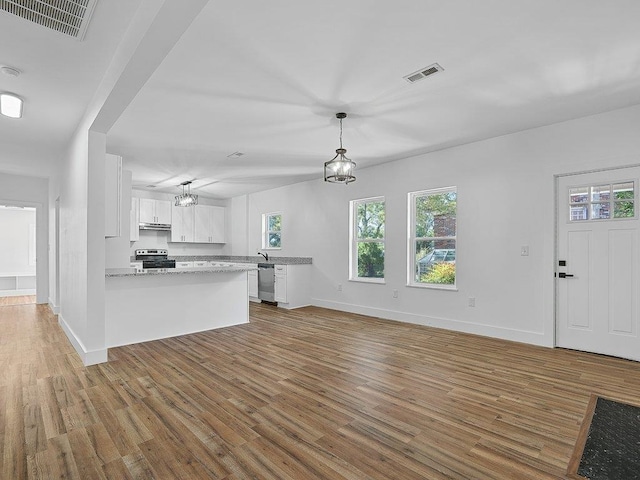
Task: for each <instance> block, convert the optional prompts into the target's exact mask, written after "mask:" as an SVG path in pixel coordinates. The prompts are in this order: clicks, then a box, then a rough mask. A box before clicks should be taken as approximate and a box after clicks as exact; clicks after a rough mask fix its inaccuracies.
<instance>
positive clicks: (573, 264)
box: [556, 167, 640, 360]
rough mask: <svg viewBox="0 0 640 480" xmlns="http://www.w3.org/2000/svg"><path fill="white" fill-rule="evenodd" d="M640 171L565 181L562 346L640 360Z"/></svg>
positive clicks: (559, 284) (561, 190)
mask: <svg viewBox="0 0 640 480" xmlns="http://www.w3.org/2000/svg"><path fill="white" fill-rule="evenodd" d="M639 178H640V167H633V168H624V169H617V170H607V171H603V172H595V173H586V174H580V175H570V176H566V177H560V178H559V179H558V228H557V231H558V257H557V260H558V265H557V266H556V292H557V318H556V326H557V332H556V333H557V339H556V340H557V341H556V343H557V345H558V346H559V347H566V348H572V349H576V350H584V351H588V352H595V353H603V354H606V355H613V356H616V357H623V358H629V359H633V360H640V325H639V323H640V321H639V320H640V319H639V316H638V314H639V312H638V298H639V296H640V291H639V284H638V273H639V258H640V255H639V252H638V247H639V245H638V240H639V238H638V234H639V227H640V225H639V224H640V221H639V220H638V204H637V199H638V179H639Z"/></svg>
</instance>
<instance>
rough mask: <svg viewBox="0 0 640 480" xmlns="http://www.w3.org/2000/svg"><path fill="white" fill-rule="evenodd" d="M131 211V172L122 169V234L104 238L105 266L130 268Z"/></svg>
mask: <svg viewBox="0 0 640 480" xmlns="http://www.w3.org/2000/svg"><path fill="white" fill-rule="evenodd" d="M130 213H131V172H130V171H128V170H123V171H122V198H121V202H120V236H119V237H107V238H105V239H104V249H105V259H104V268H128V267H129V263H130V262H129V249H130V244H131V242H130V241H129V239H130V238H131V237H130V232H129V230H130V228H131V227H130V223H131V222H130Z"/></svg>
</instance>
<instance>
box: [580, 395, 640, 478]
mask: <svg viewBox="0 0 640 480" xmlns="http://www.w3.org/2000/svg"><path fill="white" fill-rule="evenodd" d="M589 415H590V412H587V417H586V418H585V422H588V416H589ZM583 428H584V429H585V430H586V425H583ZM578 448H579V445H576V450H577V449H578ZM572 473H574V472H572ZM575 473H577V474H578V475H580V476H582V477H585V478H588V479H590V480H616V479H620V480H633V479H639V480H640V407H636V406H633V405H628V404H626V403H620V402H615V401H613V400H608V399H606V398H601V397H597V398H596V402H595V408H593V418H592V419H591V423H590V425H589V430H588V434H587V435H586V440H585V441H584V447H583V448H582V455H581V457H580V463H579V465H578V468H577V472H575Z"/></svg>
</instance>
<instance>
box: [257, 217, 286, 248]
mask: <svg viewBox="0 0 640 480" xmlns="http://www.w3.org/2000/svg"><path fill="white" fill-rule="evenodd" d="M276 215H279V216H280V231H276V230H267V225H268V224H269V218H270V217H275V216H276ZM282 226H283V223H282V212H270V213H263V214H262V250H282ZM270 233H279V234H280V246H279V247H272V246H270V245H269V234H270Z"/></svg>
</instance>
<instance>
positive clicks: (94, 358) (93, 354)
mask: <svg viewBox="0 0 640 480" xmlns="http://www.w3.org/2000/svg"><path fill="white" fill-rule="evenodd" d="M58 324H60V327H62V330H63V331H64V333H65V335H66V336H67V338H68V339H69V341H70V342H71V345H73V348H74V349H75V350H76V352H78V355H79V356H80V360H82V363H83V365H84V366H85V367H88V366H89V365H96V364H98V363H105V362H106V361H107V358H108V357H107V349H106V348H103V349H100V350H90V351H88V350H87V349H86V348H85V347H84V345H83V344H82V342H81V341H80V339H79V338H78V337H77V336H76V334H75V333H74V332H73V329H72V328H71V327H70V326H69V324H68V323H67V322H66V321H65V319H64V318H63V317H62V314H58Z"/></svg>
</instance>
